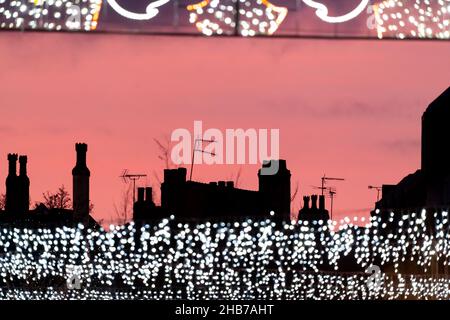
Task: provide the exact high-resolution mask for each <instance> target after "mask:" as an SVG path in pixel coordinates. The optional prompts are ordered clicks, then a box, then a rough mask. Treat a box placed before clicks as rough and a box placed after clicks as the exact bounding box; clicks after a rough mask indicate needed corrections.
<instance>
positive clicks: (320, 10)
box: [0, 0, 450, 40]
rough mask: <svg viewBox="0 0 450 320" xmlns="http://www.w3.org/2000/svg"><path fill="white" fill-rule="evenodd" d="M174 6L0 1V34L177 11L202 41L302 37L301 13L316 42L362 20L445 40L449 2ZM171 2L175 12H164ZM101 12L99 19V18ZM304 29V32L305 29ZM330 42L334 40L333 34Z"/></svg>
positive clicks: (206, 0)
mask: <svg viewBox="0 0 450 320" xmlns="http://www.w3.org/2000/svg"><path fill="white" fill-rule="evenodd" d="M174 1H175V0H148V1H144V3H145V4H146V8H145V10H144V11H142V10H141V11H130V8H128V7H127V2H126V1H120V3H119V2H118V1H116V0H0V29H20V30H28V29H32V30H50V31H62V30H82V31H94V30H96V29H97V27H98V25H99V24H100V23H102V22H101V20H102V19H108V18H107V16H108V14H107V12H108V11H113V12H114V13H115V14H117V15H118V16H119V17H120V18H119V20H118V21H114V23H119V22H120V21H121V20H120V19H123V21H127V20H131V21H133V20H138V21H141V22H145V21H149V20H153V19H160V17H161V12H162V11H163V10H165V14H164V18H163V19H165V20H160V22H162V23H163V24H164V23H167V24H168V23H170V22H167V18H168V14H169V12H171V13H172V14H173V15H174V16H177V17H178V16H184V15H183V14H182V13H181V12H178V11H176V12H172V11H170V10H174V9H173V8H177V9H175V10H182V11H185V12H187V14H188V19H186V20H188V21H185V22H188V23H190V24H191V25H192V26H193V27H194V29H196V30H197V31H198V32H200V33H201V34H203V35H205V36H214V35H238V36H244V37H249V36H257V35H267V36H271V35H275V34H286V35H293V34H298V35H300V34H301V35H307V33H305V32H306V31H302V28H303V23H304V22H303V18H302V17H303V15H298V16H295V13H294V12H295V11H301V10H307V11H308V13H310V14H312V15H315V18H316V20H317V22H318V23H319V25H318V26H319V27H318V29H317V31H315V32H313V34H310V35H317V36H320V35H321V32H320V26H321V24H323V23H325V24H334V25H336V24H342V23H347V22H349V21H352V20H354V19H356V18H359V19H366V20H367V23H366V24H362V25H364V26H366V25H367V28H369V29H370V30H374V31H373V32H372V31H370V33H371V37H377V36H378V38H380V39H382V38H395V39H441V40H442V39H450V0H377V1H369V0H361V1H360V2H359V3H358V5H357V6H355V7H350V8H347V12H345V13H344V14H342V15H338V16H335V15H333V14H332V13H331V12H330V9H329V8H328V7H327V5H325V4H324V3H322V2H321V1H313V0H302V1H297V2H296V4H295V5H294V4H293V3H291V4H289V3H286V4H283V5H276V4H274V3H272V2H270V1H269V0H197V1H195V0H193V2H189V1H188V2H187V4H186V5H180V4H179V3H178V2H176V3H175V2H174ZM171 2H174V3H175V4H176V6H170V5H169V4H170V3H171ZM300 3H301V5H300ZM288 7H289V8H288ZM102 8H103V9H104V10H102V11H104V13H102V18H100V10H101V9H102ZM289 11H291V14H292V15H289ZM302 12H303V11H302ZM115 14H113V15H112V16H115ZM288 17H293V19H296V20H295V25H296V26H297V27H296V28H299V29H295V30H293V29H289V28H292V23H288V25H289V26H288V27H287V28H286V29H285V30H282V31H280V30H279V29H280V27H281V26H282V25H283V23H285V21H286V20H287V18H288ZM116 18H117V17H116ZM163 21H166V22H163ZM308 21H314V20H310V19H308ZM182 24H183V23H182ZM167 27H169V25H167ZM305 27H306V29H305V30H309V29H310V28H309V26H305ZM124 28H125V30H126V28H127V27H126V26H125V27H124ZM355 28H357V27H355ZM186 30H187V29H186ZM326 30H328V29H326ZM183 32H185V31H183ZM183 32H182V33H183ZM186 33H190V32H188V31H186ZM327 34H328V31H324V33H323V35H327ZM360 34H361V35H363V36H366V35H367V30H360ZM335 36H337V37H339V33H337V34H335Z"/></svg>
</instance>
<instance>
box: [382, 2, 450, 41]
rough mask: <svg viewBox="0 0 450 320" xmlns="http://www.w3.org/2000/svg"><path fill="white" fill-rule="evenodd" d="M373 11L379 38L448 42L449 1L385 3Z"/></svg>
mask: <svg viewBox="0 0 450 320" xmlns="http://www.w3.org/2000/svg"><path fill="white" fill-rule="evenodd" d="M374 8H375V10H374V12H375V16H376V25H377V33H378V37H379V38H383V37H386V36H391V37H395V38H399V39H405V38H436V39H450V1H449V0H386V1H382V2H380V3H378V4H376V5H375V6H374Z"/></svg>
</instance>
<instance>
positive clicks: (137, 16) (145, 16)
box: [107, 0, 170, 20]
mask: <svg viewBox="0 0 450 320" xmlns="http://www.w3.org/2000/svg"><path fill="white" fill-rule="evenodd" d="M107 1H108V4H109V5H110V6H111V8H113V9H114V11H116V12H117V13H118V14H120V15H121V16H123V17H125V18H128V19H132V20H150V19H152V18H154V17H156V16H157V15H158V13H159V10H158V8H159V7H161V6H163V5H165V4H166V3H168V2H170V0H158V1H155V2H152V3H150V4H149V5H148V6H147V8H146V9H145V13H136V12H131V11H128V10H126V9H124V8H123V7H122V6H121V5H120V4H118V3H117V1H116V0H107Z"/></svg>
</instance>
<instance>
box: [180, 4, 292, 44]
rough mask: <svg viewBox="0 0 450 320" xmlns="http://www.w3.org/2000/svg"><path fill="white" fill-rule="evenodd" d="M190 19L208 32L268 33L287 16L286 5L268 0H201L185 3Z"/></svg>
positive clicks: (250, 34) (275, 28)
mask: <svg viewBox="0 0 450 320" xmlns="http://www.w3.org/2000/svg"><path fill="white" fill-rule="evenodd" d="M187 10H188V11H189V12H190V14H189V22H191V23H192V24H194V25H195V26H196V27H197V29H198V30H199V31H200V32H202V33H203V34H205V35H207V36H211V35H222V34H230V33H231V34H232V33H235V34H239V35H242V36H255V35H258V34H265V35H271V34H273V33H274V32H275V31H277V29H278V27H279V26H280V24H281V23H282V22H283V20H284V19H285V18H286V15H287V13H288V9H287V8H285V7H278V6H275V5H273V4H272V3H270V2H269V1H267V0H256V1H250V0H203V1H201V2H198V3H195V4H191V5H188V6H187Z"/></svg>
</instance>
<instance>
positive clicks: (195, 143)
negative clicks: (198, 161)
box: [189, 138, 216, 181]
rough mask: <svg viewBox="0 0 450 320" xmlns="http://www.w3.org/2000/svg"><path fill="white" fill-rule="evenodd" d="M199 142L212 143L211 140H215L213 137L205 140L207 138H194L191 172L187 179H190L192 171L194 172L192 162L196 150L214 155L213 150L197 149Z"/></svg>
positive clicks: (192, 163)
mask: <svg viewBox="0 0 450 320" xmlns="http://www.w3.org/2000/svg"><path fill="white" fill-rule="evenodd" d="M199 142H201V143H203V142H207V143H213V142H216V141H215V140H214V139H211V140H207V139H201V138H197V139H195V140H194V148H193V149H192V161H191V173H190V175H189V181H192V173H193V172H194V162H195V153H196V152H201V153H207V154H210V155H212V156H215V155H216V154H215V153H214V152H209V151H205V150H203V149H197V144H198V143H199Z"/></svg>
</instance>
